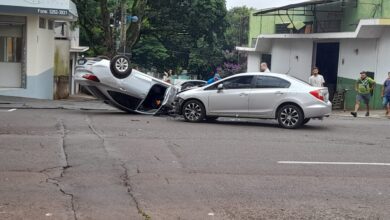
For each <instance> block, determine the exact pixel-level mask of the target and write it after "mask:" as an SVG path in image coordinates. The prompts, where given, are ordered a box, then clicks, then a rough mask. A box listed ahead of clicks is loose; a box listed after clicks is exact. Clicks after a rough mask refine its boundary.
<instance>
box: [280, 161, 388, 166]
mask: <svg viewBox="0 0 390 220" xmlns="http://www.w3.org/2000/svg"><path fill="white" fill-rule="evenodd" d="M278 164H297V165H299V164H300V165H362V166H390V163H362V162H316V161H278Z"/></svg>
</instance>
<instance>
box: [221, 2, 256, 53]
mask: <svg viewBox="0 0 390 220" xmlns="http://www.w3.org/2000/svg"><path fill="white" fill-rule="evenodd" d="M251 10H252V9H250V8H247V7H246V6H244V7H236V8H232V9H230V10H229V11H228V14H227V16H226V20H227V22H228V25H229V26H228V28H227V29H226V32H225V37H226V47H227V48H228V49H230V50H233V49H234V47H235V46H242V45H244V44H247V42H248V37H249V16H250V13H251Z"/></svg>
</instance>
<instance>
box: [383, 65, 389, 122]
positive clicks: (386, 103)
mask: <svg viewBox="0 0 390 220" xmlns="http://www.w3.org/2000/svg"><path fill="white" fill-rule="evenodd" d="M382 98H383V107H384V108H385V109H386V116H390V72H389V73H388V78H387V79H386V80H385V82H384V83H383V88H382Z"/></svg>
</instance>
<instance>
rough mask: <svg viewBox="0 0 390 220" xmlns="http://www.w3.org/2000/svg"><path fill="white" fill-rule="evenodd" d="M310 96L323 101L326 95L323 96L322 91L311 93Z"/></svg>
mask: <svg viewBox="0 0 390 220" xmlns="http://www.w3.org/2000/svg"><path fill="white" fill-rule="evenodd" d="M310 94H311V95H312V96H314V97H316V98H317V99H319V100H321V101H324V100H325V98H324V95H323V94H322V92H321V90H314V91H311V92H310Z"/></svg>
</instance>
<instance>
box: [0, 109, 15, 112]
mask: <svg viewBox="0 0 390 220" xmlns="http://www.w3.org/2000/svg"><path fill="white" fill-rule="evenodd" d="M16 110H17V109H16V108H13V109H0V112H14V111H16Z"/></svg>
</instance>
